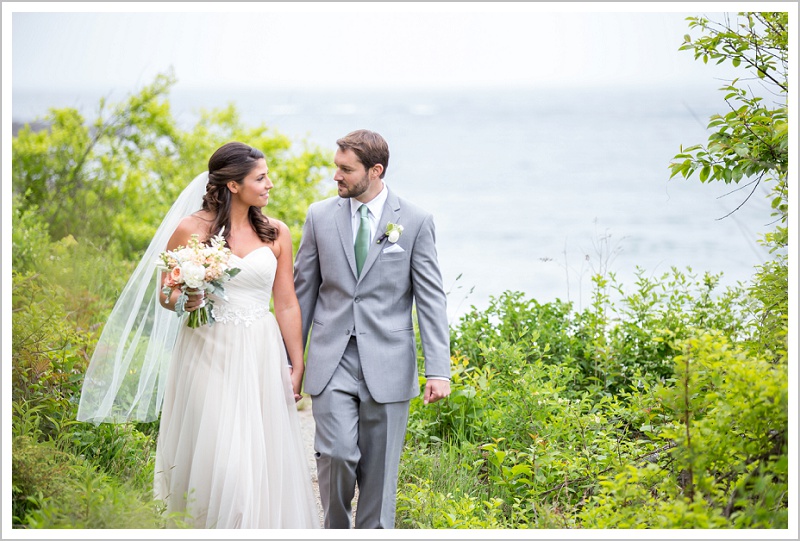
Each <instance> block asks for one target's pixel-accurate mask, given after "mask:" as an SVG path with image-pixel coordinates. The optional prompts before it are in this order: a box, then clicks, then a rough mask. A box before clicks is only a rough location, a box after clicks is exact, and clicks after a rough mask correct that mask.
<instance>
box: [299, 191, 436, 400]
mask: <svg viewBox="0 0 800 541" xmlns="http://www.w3.org/2000/svg"><path fill="white" fill-rule="evenodd" d="M385 189H387V190H388V189H389V188H388V186H386V187H385ZM388 222H393V223H396V224H400V225H402V226H403V228H404V230H403V233H402V234H401V235H400V238H399V239H398V241H397V243H396V246H399V247H400V248H399V249H398V248H396V247H394V246H395V244H392V243H391V242H389V240H388V239H386V240H384V241H383V242H382V243H380V244H378V243H377V242H376V241H377V239H378V238H380V236H381V234H382V233H383V232H384V231H385V230H386V224H387V223H388ZM294 282H295V289H296V292H297V299H298V301H299V302H300V309H301V311H302V320H303V337H304V339H305V340H308V342H307V344H308V347H307V360H306V371H305V387H304V390H305V392H307V393H308V394H310V395H312V396H313V395H317V394H319V393H320V392H322V390H323V389H324V388H325V386H326V385H327V384H328V381H329V380H330V378H331V376H332V375H333V372H334V370H335V369H336V367H337V366H338V364H339V360H340V359H341V358H342V354H343V353H344V350H345V347H346V346H347V343H348V341H349V340H350V336H351V335H352V334H353V333H355V336H356V340H357V343H358V352H359V357H360V359H361V366H362V371H363V373H364V379H365V381H366V384H367V387H368V389H369V391H370V393H371V394H372V397H373V398H374V399H375V400H376V401H377V402H381V403H386V402H399V401H404V400H410V399H411V398H413V397H414V396H418V395H419V393H420V384H419V378H418V373H417V355H416V352H417V347H416V336H415V333H414V322H413V319H412V307H413V306H414V305H416V314H417V321H418V325H419V331H420V339H421V341H422V350H423V354H424V357H425V376H426V377H431V376H439V377H446V378H449V377H450V329H449V325H448V323H447V309H446V295H445V293H444V289H443V287H442V276H441V271H440V270H439V262H438V259H437V254H436V244H435V228H434V223H433V217H432V216H431V215H430V214H429V213H427V212H425V211H424V210H422V209H420V208H419V207H417V206H415V205H412V204H411V203H409V202H407V201H405V200H403V199H401V198H399V197H397V196H396V195H395V194H394V193H393V192H392V191H391V190H390V191H389V192H388V197H387V199H386V203H385V205H384V208H383V213H382V215H381V220H380V223H379V224H378V229H377V231H376V234H375V238H374V239H373V240H372V242H371V243H370V248H369V252H368V254H367V259H366V261H365V262H364V267H363V269H362V271H361V276H360V277H357V275H356V259H355V250H354V248H353V230H352V225H351V214H350V202H349V200H348V199H343V198H340V197H338V196H334V197H332V198H330V199H326V200H324V201H319V202H317V203H313V204H312V205H311V206H310V207H309V209H308V214H307V216H306V221H305V225H304V226H303V236H302V239H301V241H300V247H299V248H298V250H297V256H296V258H295V266H294ZM309 332H310V339H308V337H309Z"/></svg>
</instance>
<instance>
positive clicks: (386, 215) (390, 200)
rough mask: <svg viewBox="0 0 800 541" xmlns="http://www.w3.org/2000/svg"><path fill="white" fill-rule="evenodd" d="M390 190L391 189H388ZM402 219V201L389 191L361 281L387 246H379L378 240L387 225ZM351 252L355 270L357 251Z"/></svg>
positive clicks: (362, 271)
mask: <svg viewBox="0 0 800 541" xmlns="http://www.w3.org/2000/svg"><path fill="white" fill-rule="evenodd" d="M386 189H387V190H389V188H388V187H387V188H386ZM399 217H400V200H399V199H398V198H397V197H396V196H395V195H394V194H393V193H392V191H391V190H389V193H388V195H387V196H386V202H385V203H384V204H383V212H382V213H381V221H380V222H379V223H378V229H376V230H375V238H373V239H372V242H371V243H370V245H369V252H367V259H366V261H364V268H362V269H361V277H360V278H359V280H361V279H363V278H364V276H366V274H367V272H369V269H370V268H371V267H372V265H373V264H374V263H375V261H376V260H377V259H378V255H379V254H380V253H381V250H382V249H383V247H384V246H385V242H386V241H384V242H383V243H381V244H378V242H377V240H378V239H379V238H380V236H381V235H383V232H384V231H386V224H388V223H389V222H394V223H398V221H399ZM350 248H351V250H350V251H351V252H353V257H352V259H353V264H352V267H353V269H355V260H356V256H355V250H354V249H353V247H352V246H351V247H350Z"/></svg>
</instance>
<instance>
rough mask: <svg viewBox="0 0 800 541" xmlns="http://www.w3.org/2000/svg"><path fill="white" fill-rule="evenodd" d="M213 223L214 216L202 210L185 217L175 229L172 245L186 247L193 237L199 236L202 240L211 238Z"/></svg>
mask: <svg viewBox="0 0 800 541" xmlns="http://www.w3.org/2000/svg"><path fill="white" fill-rule="evenodd" d="M212 223H213V216H211V213H209V212H208V211H203V210H201V211H198V212H195V213H194V214H190V215H189V216H185V217H184V218H182V219H181V221H180V222H179V223H178V226H177V227H176V228H175V232H174V233H173V234H172V239H171V242H170V244H171V245H179V244H180V245H183V246H185V245H186V242H187V241H188V240H189V239H190V238H191V236H192V235H197V236H198V237H200V240H206V239H207V238H208V237H209V231H210V230H211V224H212Z"/></svg>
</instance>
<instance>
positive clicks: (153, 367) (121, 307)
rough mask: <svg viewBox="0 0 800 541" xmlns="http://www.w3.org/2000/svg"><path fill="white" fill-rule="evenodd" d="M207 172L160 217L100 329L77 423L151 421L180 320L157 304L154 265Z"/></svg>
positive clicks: (197, 197)
mask: <svg viewBox="0 0 800 541" xmlns="http://www.w3.org/2000/svg"><path fill="white" fill-rule="evenodd" d="M207 184H208V172H203V173H201V174H199V175H198V176H196V177H195V178H194V180H192V182H191V183H190V184H189V185H188V186H187V187H186V188H185V189H184V190H183V192H181V194H180V196H178V199H177V200H176V201H175V203H174V204H173V205H172V207H171V208H170V210H169V212H167V214H166V216H164V220H163V221H162V222H161V225H160V226H159V227H158V229H157V230H156V233H155V236H154V237H153V240H152V241H150V246H148V247H147V251H146V252H145V253H144V256H143V257H142V259H141V261H140V262H139V264H138V265H137V267H136V270H134V271H133V274H132V275H131V277H130V279H129V280H128V283H127V284H126V285H125V288H124V289H123V290H122V294H121V295H120V297H119V299H117V302H116V304H115V305H114V308H113V310H112V311H111V315H110V316H109V317H108V321H107V322H106V324H105V327H104V328H103V332H102V334H101V335H100V339H99V341H98V342H97V347H96V348H95V350H94V354H93V355H92V359H91V361H90V362H89V367H88V368H87V370H86V375H85V377H84V381H83V389H82V391H81V398H80V404H79V405H78V420H79V421H88V422H92V423H95V424H99V423H124V422H128V421H138V422H150V421H155V420H156V419H157V418H158V415H159V413H160V411H161V403H162V401H163V399H164V382H165V380H166V377H167V370H168V368H169V360H170V357H171V355H172V349H173V347H174V345H175V338H176V336H177V334H178V330H179V329H180V325H181V324H184V325H185V322H184V318H183V317H181V318H179V317H177V316H176V315H175V312H173V311H171V310H167V309H165V308H163V307H162V306H161V305H160V303H159V302H158V291H159V289H160V284H159V283H158V279H159V272H158V271H157V270H156V262H157V261H158V255H159V253H160V252H162V251H163V250H165V249H166V247H167V242H168V241H169V239H170V237H171V236H172V233H173V232H174V231H175V228H176V227H177V226H178V224H179V223H180V221H181V219H182V218H184V217H185V216H188V215H189V214H192V213H194V212H196V211H198V210H200V208H201V206H202V203H203V196H204V195H205V193H206V186H207Z"/></svg>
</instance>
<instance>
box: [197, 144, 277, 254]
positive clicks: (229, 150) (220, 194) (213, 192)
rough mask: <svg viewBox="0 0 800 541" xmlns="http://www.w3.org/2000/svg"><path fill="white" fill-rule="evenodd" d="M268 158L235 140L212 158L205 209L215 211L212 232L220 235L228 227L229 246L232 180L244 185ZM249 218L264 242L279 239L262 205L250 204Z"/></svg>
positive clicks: (226, 240) (225, 234)
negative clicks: (260, 206) (251, 173)
mask: <svg viewBox="0 0 800 541" xmlns="http://www.w3.org/2000/svg"><path fill="white" fill-rule="evenodd" d="M264 158H265V156H264V153H263V152H261V151H260V150H258V149H256V148H253V147H251V146H249V145H246V144H244V143H239V142H236V141H234V142H231V143H226V144H224V145H222V146H221V147H219V148H218V149H217V150H216V152H214V154H212V155H211V158H209V160H208V185H207V186H206V195H205V196H203V210H207V211H210V212H212V213H213V214H214V222H213V223H212V224H211V235H212V236H213V235H216V234H217V233H218V232H219V230H220V229H222V227H223V226H224V227H225V230H224V232H223V234H222V236H223V237H224V238H225V243H226V244H228V245H230V243H229V242H228V238H229V237H230V234H231V191H230V190H229V189H228V182H230V181H231V180H234V181H236V183H238V184H243V183H244V177H246V176H247V175H248V174H250V172H251V171H252V170H253V167H255V164H256V162H257V161H258V160H260V159H264ZM248 218H249V219H250V224H251V225H252V226H253V229H254V230H255V232H256V234H257V235H258V237H259V238H260V239H261V240H262V241H264V242H273V241H275V239H277V238H278V228H277V227H275V226H274V225H272V224H271V223H270V222H269V218H267V217H266V216H265V215H264V213H263V212H261V209H260V208H258V207H250V209H249V210H248Z"/></svg>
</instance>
